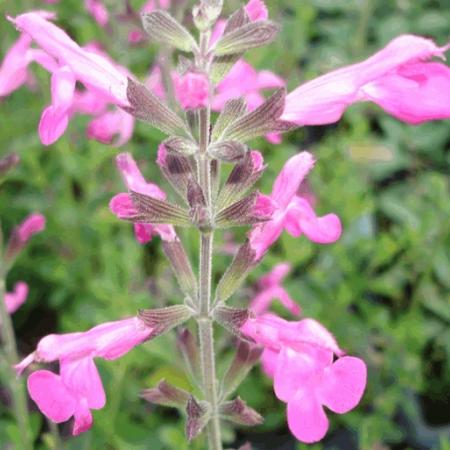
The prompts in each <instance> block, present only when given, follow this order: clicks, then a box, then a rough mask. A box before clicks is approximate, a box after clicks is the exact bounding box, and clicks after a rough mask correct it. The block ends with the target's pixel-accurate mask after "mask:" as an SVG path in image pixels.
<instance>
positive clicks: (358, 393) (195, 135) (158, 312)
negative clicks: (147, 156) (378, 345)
mask: <svg viewBox="0 0 450 450" xmlns="http://www.w3.org/2000/svg"><path fill="white" fill-rule="evenodd" d="M94 3H95V2H92V4H94ZM221 11H222V2H221V1H219V0H203V1H201V2H200V4H198V5H195V7H194V9H193V12H192V15H193V19H194V24H195V26H196V28H197V29H198V31H199V40H198V41H197V40H196V39H195V38H194V37H193V36H192V34H191V33H190V32H189V31H188V30H187V29H186V28H185V27H184V26H183V25H182V24H180V23H179V22H178V21H176V20H175V19H174V18H173V17H172V16H171V15H170V14H168V13H167V12H166V11H164V10H162V9H161V10H152V11H151V12H146V13H145V14H144V15H143V23H144V28H145V30H146V31H147V32H148V34H149V36H150V38H152V39H153V40H155V41H157V42H162V43H164V44H168V45H171V46H172V47H174V48H175V49H176V50H179V51H180V52H182V53H184V54H187V55H188V56H189V57H185V56H183V57H182V58H180V64H179V67H178V71H176V72H173V73H171V72H169V74H168V75H169V77H168V79H167V76H166V75H167V74H166V75H164V74H163V73H162V71H161V70H160V71H159V80H158V79H156V81H155V79H154V77H153V79H152V80H149V81H148V82H147V83H146V85H144V84H141V83H139V82H137V81H136V80H135V79H134V78H133V77H132V75H131V74H130V73H129V72H128V71H127V70H126V69H125V68H123V67H120V66H118V65H117V64H116V63H114V62H112V61H110V60H109V58H107V57H106V56H105V55H104V54H102V53H101V51H99V50H98V48H95V47H89V48H81V47H80V46H79V45H78V44H76V43H75V42H74V41H73V40H72V39H71V38H70V37H69V36H68V35H67V34H66V33H65V32H64V31H62V30H61V29H60V28H58V27H57V26H56V25H55V24H54V23H53V22H52V20H53V19H54V17H53V16H52V15H50V14H48V13H42V12H29V13H25V14H22V15H19V16H17V17H15V18H10V20H11V22H13V23H14V24H15V25H16V27H17V28H18V29H19V31H20V32H21V33H22V34H21V37H20V38H19V41H18V43H17V44H16V46H15V47H13V48H12V49H11V52H10V54H9V55H8V57H7V58H6V59H5V61H4V63H3V65H2V72H0V74H1V75H3V76H4V77H5V79H6V80H8V81H9V83H10V86H9V87H8V86H6V89H5V91H4V92H5V93H4V94H3V95H6V94H8V93H9V92H11V90H13V89H16V88H17V87H18V86H19V85H20V84H21V82H25V81H26V79H27V70H28V64H29V63H31V62H32V61H35V62H38V63H39V64H41V65H42V66H43V67H44V68H45V69H47V70H48V71H49V72H51V73H52V82H51V85H52V102H51V105H50V106H48V107H47V108H46V109H45V110H44V111H43V113H42V117H41V121H40V124H39V134H40V137H41V140H42V142H43V143H44V144H50V143H52V142H54V141H55V140H56V139H58V138H59V137H60V136H61V135H62V134H63V133H64V131H65V129H66V127H67V126H68V121H69V119H70V117H71V116H72V115H73V113H74V112H75V111H89V114H92V115H94V116H95V117H96V118H95V119H94V121H93V122H91V132H90V135H91V136H94V135H95V136H97V138H99V139H100V140H103V141H108V140H111V136H112V135H114V134H119V136H120V139H119V141H118V142H117V144H122V143H124V142H126V140H127V139H129V137H130V136H131V131H132V128H133V125H134V119H135V118H137V119H139V120H143V121H145V122H147V123H149V124H150V125H152V126H154V127H156V128H158V129H160V130H161V131H162V132H163V133H165V134H167V135H168V137H167V139H165V140H164V141H163V142H162V143H161V145H160V147H159V149H158V153H157V165H158V166H159V168H160V170H161V172H162V173H163V175H164V176H165V178H166V179H167V180H168V182H169V183H170V184H171V185H172V187H173V189H174V191H175V192H176V193H177V194H179V197H180V199H181V200H182V204H181V205H179V204H175V203H172V202H169V201H168V200H167V196H166V193H165V192H163V191H162V190H161V189H160V188H159V187H158V186H157V185H156V184H153V183H151V182H148V181H146V179H145V178H144V176H143V175H142V174H141V172H140V170H139V168H138V166H137V164H136V163H135V161H134V159H133V157H132V155H131V154H129V153H121V154H119V155H118V156H117V166H118V169H119V171H120V173H121V175H122V177H123V180H124V183H125V185H126V188H127V190H128V192H127V193H121V194H118V195H116V196H115V197H114V198H113V199H111V202H110V209H111V211H112V212H113V213H114V214H115V215H116V216H117V217H118V218H119V219H123V220H126V221H129V222H132V223H133V224H134V229H135V233H136V238H137V239H138V241H139V242H140V243H146V242H149V241H150V240H151V239H152V238H153V237H154V236H159V237H160V238H161V240H162V246H163V248H164V251H165V253H166V256H167V258H168V260H169V262H170V263H171V265H172V267H173V269H174V273H175V276H176V278H177V280H178V282H179V285H180V288H181V290H182V292H183V295H184V299H183V302H180V304H178V305H173V306H167V307H165V308H160V309H151V310H143V311H140V312H139V313H138V315H137V316H136V317H132V318H127V319H120V320H116V321H113V322H108V323H105V324H102V325H98V326H95V327H94V328H92V329H90V330H88V331H85V332H77V333H69V334H64V335H50V336H47V337H44V338H43V339H42V340H41V341H40V342H39V344H38V346H37V349H36V350H35V351H34V352H33V353H32V354H30V355H29V356H27V357H26V358H25V359H24V360H23V361H22V362H21V363H19V364H17V365H16V368H17V371H18V373H22V372H23V371H24V370H25V368H27V367H28V366H29V365H30V364H33V363H50V362H53V361H58V362H59V365H60V374H55V373H53V372H50V371H48V370H37V371H35V372H33V373H32V374H31V375H30V376H29V378H28V390H29V393H30V396H31V397H32V398H33V400H34V401H35V402H36V404H37V405H38V407H39V408H40V410H41V411H42V412H43V413H44V414H45V415H46V416H47V417H48V418H49V419H51V420H52V421H54V422H57V423H59V422H63V421H66V420H68V419H69V418H71V417H72V416H73V417H74V419H75V420H74V427H73V433H74V434H79V433H81V432H84V431H86V430H87V429H89V428H90V427H91V425H92V414H91V410H92V409H100V408H102V407H104V405H105V394H104V391H103V387H102V383H101V379H100V377H99V374H98V372H97V369H96V366H95V363H94V358H103V359H107V360H114V359H117V358H119V357H121V356H122V355H124V354H125V353H126V352H128V351H130V350H131V349H132V348H134V347H135V346H137V345H139V344H142V343H144V342H146V341H148V340H150V339H153V338H156V337H157V336H158V335H161V334H163V333H167V332H169V331H170V330H171V329H173V328H174V327H177V326H179V325H182V324H184V323H185V322H187V321H188V320H195V321H196V323H197V327H198V344H197V342H196V340H195V338H194V337H193V336H192V335H191V334H190V332H189V331H184V332H182V333H180V337H179V342H180V347H181V348H182V350H183V353H184V355H185V359H186V361H187V362H188V366H189V368H190V370H191V372H192V374H193V377H194V379H197V380H200V383H199V389H198V391H194V392H187V391H184V390H181V389H179V388H176V387H175V386H171V385H169V384H168V383H166V382H165V381H163V380H162V381H161V383H160V384H159V385H158V386H157V387H154V388H151V389H147V390H146V391H144V392H143V394H142V395H143V397H144V398H145V399H147V400H148V401H150V402H153V403H157V404H163V405H168V406H176V407H178V408H180V409H181V410H183V411H185V413H186V416H187V419H186V435H187V438H188V439H193V438H195V437H196V436H197V435H198V434H200V433H201V432H202V431H203V430H206V431H207V434H208V442H209V447H210V448H211V449H221V448H222V438H221V420H228V421H231V422H235V423H238V424H243V425H256V424H258V423H260V422H261V421H262V417H261V416H260V415H259V413H257V412H256V411H255V410H253V409H252V408H251V407H250V406H249V405H247V404H246V403H245V401H244V400H242V399H240V398H239V397H237V398H233V394H234V391H235V389H236V388H237V386H238V385H239V384H240V382H241V381H242V379H243V378H244V377H245V375H246V374H247V372H248V370H250V369H251V367H252V366H253V365H254V363H255V362H256V360H257V359H258V357H259V356H260V355H261V354H262V362H263V367H264V371H265V372H266V373H267V375H268V376H270V377H271V378H273V380H274V390H275V394H276V396H277V397H278V398H279V399H280V400H281V401H283V402H285V403H287V417H288V424H289V427H290V429H291V431H292V433H293V434H294V435H295V436H296V437H297V438H298V439H299V440H301V441H303V442H308V443H310V442H316V441H318V440H320V439H321V438H323V436H324V435H325V433H326V431H327V428H328V419H327V417H326V415H325V412H324V409H323V407H324V406H326V407H327V408H328V409H330V410H331V411H333V412H336V413H340V414H342V413H345V412H347V411H349V410H351V409H353V408H354V407H355V406H356V405H357V404H358V403H359V401H360V399H361V397H362V395H363V392H364V388H365V385H366V372H367V370H366V366H365V363H364V362H363V361H362V360H361V359H360V358H356V357H352V356H347V355H346V354H345V352H344V350H342V349H341V348H340V347H339V346H338V344H337V342H336V341H335V339H334V337H333V336H332V335H331V334H330V332H329V331H328V330H326V329H325V328H324V327H323V326H322V325H320V324H319V323H318V322H317V321H315V320H313V319H308V318H306V319H302V320H295V321H287V320H284V319H282V318H281V317H278V316H276V315H274V314H273V313H270V312H269V308H270V302H271V300H272V298H279V299H280V300H281V302H282V303H283V304H284V305H285V306H286V307H287V309H288V310H289V311H290V312H291V313H293V314H294V315H297V314H299V312H300V311H299V308H298V305H297V304H296V302H295V301H293V300H292V299H291V298H290V297H289V294H287V293H286V292H285V291H284V290H283V288H282V287H281V286H280V285H279V284H280V278H281V277H282V276H280V274H279V273H276V272H275V273H274V274H271V276H269V277H268V278H266V279H264V280H261V283H260V293H259V294H258V296H256V297H255V298H254V300H253V302H252V304H251V307H250V309H248V308H246V307H245V305H239V306H241V307H239V308H238V307H231V306H229V301H230V299H231V297H232V296H233V294H235V292H236V291H237V289H238V288H239V287H240V285H241V284H242V283H243V281H244V280H245V277H246V275H247V274H248V273H249V272H250V270H251V269H253V268H254V267H255V266H256V265H258V264H259V263H260V261H261V260H262V259H263V258H264V256H265V254H266V253H267V252H268V250H269V248H270V247H271V245H273V244H274V243H275V242H276V241H277V239H278V238H279V237H280V235H281V234H282V233H283V232H284V231H286V232H287V233H289V234H291V235H292V236H294V237H300V236H301V235H304V236H305V237H306V238H307V239H309V240H311V241H312V242H315V243H318V244H330V243H333V242H336V241H337V240H338V239H339V238H340V236H341V232H342V227H341V222H340V220H339V218H338V217H337V216H336V215H335V214H326V215H324V216H318V215H317V214H316V213H315V211H314V208H313V206H312V204H311V202H310V200H309V199H308V198H306V197H305V196H304V195H301V194H299V188H300V186H301V183H302V181H303V180H304V179H305V177H306V176H307V174H308V173H309V172H310V171H311V170H312V168H313V166H314V164H315V159H314V157H313V156H312V154H311V153H309V152H307V151H304V152H301V153H299V154H298V155H295V156H293V157H292V158H290V159H289V160H288V161H287V162H286V164H285V165H284V167H283V169H282V171H281V172H280V174H279V175H278V177H277V178H276V180H275V182H274V186H273V190H272V192H271V194H270V195H265V194H261V193H259V192H257V191H253V192H250V193H249V191H251V189H252V187H253V185H254V184H255V183H256V182H257V181H258V179H259V178H260V177H261V176H262V175H263V172H264V170H265V168H266V166H265V164H264V159H263V156H262V154H261V153H259V152H258V151H255V150H251V149H249V147H248V146H247V142H248V141H250V140H251V139H253V138H255V137H258V136H266V137H267V138H268V139H269V140H270V141H272V142H277V141H279V140H280V139H281V137H280V136H281V134H282V133H284V132H288V131H290V130H293V129H295V128H297V127H299V126H303V125H318V124H327V123H333V122H335V121H337V120H339V118H340V117H341V115H342V114H343V112H344V110H345V109H346V108H347V106H349V105H350V104H352V103H355V102H359V101H373V102H375V103H377V104H378V105H380V106H381V107H382V108H383V109H385V110H386V111H387V112H388V113H390V114H392V115H394V116H395V117H397V118H399V119H401V120H405V121H407V122H409V123H420V122H422V121H426V120H431V119H441V118H447V117H449V115H450V111H449V104H450V103H449V102H446V101H442V100H443V99H442V96H439V97H438V96H436V95H434V93H435V92H442V93H443V94H442V95H443V96H445V95H446V93H448V92H450V91H449V89H448V87H449V84H450V69H448V67H447V66H445V65H443V64H441V63H435V62H428V59H430V58H431V57H433V56H438V57H441V56H442V55H443V53H444V51H445V50H447V48H446V47H442V48H440V47H438V46H436V45H435V44H434V43H433V42H432V41H430V40H427V39H424V38H421V37H417V36H412V35H405V36H400V37H398V38H396V39H394V40H393V41H392V42H390V43H389V44H388V45H387V46H386V47H385V48H384V49H382V50H380V51H379V52H378V53H377V54H375V55H374V56H373V57H371V58H369V59H368V60H366V61H364V62H362V63H358V64H355V65H352V66H348V67H346V68H343V69H339V70H337V71H334V72H332V73H330V74H328V75H324V76H322V77H319V78H317V79H316V80H313V81H310V82H308V83H306V84H304V85H301V86H299V87H298V88H297V89H294V90H293V91H292V92H290V93H289V94H286V89H285V88H284V82H283V80H281V79H280V78H279V77H277V76H276V75H275V74H273V73H270V72H264V71H263V72H259V73H258V72H256V71H255V70H254V69H252V67H251V66H249V65H248V64H247V63H246V62H245V61H244V60H243V59H242V58H243V55H244V53H245V52H246V51H248V50H250V49H252V48H256V47H260V46H263V45H267V44H269V43H270V42H271V41H272V40H273V39H274V38H275V36H276V33H277V31H278V26H277V25H276V24H274V23H273V22H271V21H270V20H269V19H268V12H267V9H266V7H265V5H264V3H263V2H262V1H261V0H251V1H250V2H249V3H248V4H247V5H246V6H245V7H243V8H241V9H240V10H238V11H237V12H235V13H234V14H233V15H232V16H231V17H230V18H229V19H228V20H227V21H222V20H218V19H219V17H220V15H221ZM32 42H35V44H37V45H38V47H39V48H38V49H36V48H34V47H32ZM19 47H20V49H21V50H20V51H17V48H19ZM24 49H25V50H24ZM13 73H17V74H19V75H20V76H17V77H16V78H14V80H13V77H12V75H11V74H13ZM155 73H158V72H157V71H156V72H155ZM157 78H158V77H157ZM77 81H78V82H79V83H81V84H82V85H83V86H84V89H85V90H83V91H81V92H77V89H76V82H77ZM5 84H6V83H5ZM170 87H171V89H170ZM270 88H276V90H275V93H274V94H272V95H271V96H270V97H268V98H267V99H266V98H265V97H264V96H263V95H262V93H261V92H260V90H263V89H270ZM172 97H173V98H172ZM174 99H176V100H177V102H178V108H177V106H175V104H174V103H175V102H174V101H173V100H174ZM166 100H167V101H166ZM172 104H173V105H172ZM87 105H89V106H87ZM109 105H112V107H113V108H114V109H113V110H110V109H109ZM83 108H85V109H83ZM180 110H182V112H181V111H180ZM212 110H215V111H220V114H219V115H218V117H217V120H216V121H215V123H214V125H212V124H211V122H212V117H213V116H212ZM96 125H99V129H98V128H97V126H96ZM108 127H111V128H108ZM93 129H96V130H97V131H96V132H94V131H93ZM226 165H231V169H230V170H229V175H228V177H227V178H226V180H225V181H224V182H223V183H222V182H221V170H222V171H224V172H225V170H224V168H226ZM245 226H247V227H250V229H249V232H248V235H247V239H246V241H245V242H244V243H243V244H242V245H240V246H239V248H238V249H237V252H236V254H235V257H234V259H233V261H232V263H231V264H230V266H229V267H228V269H227V270H226V271H225V272H224V273H223V274H222V277H221V279H220V280H219V282H218V284H217V286H215V288H216V289H215V291H214V292H213V285H212V281H213V280H212V262H213V253H214V234H215V233H216V232H217V230H221V229H229V228H233V227H245ZM177 227H193V228H195V229H197V230H198V232H199V242H200V245H199V247H200V248H199V263H198V274H196V273H195V271H194V269H193V267H192V266H191V262H190V261H189V257H188V255H187V253H186V251H185V250H184V247H183V243H182V239H181V238H180V233H179V232H177ZM283 270H285V269H283ZM283 270H281V271H283ZM215 324H220V325H222V326H223V327H224V328H226V329H227V330H228V331H230V332H231V333H233V334H234V335H235V336H236V337H237V338H238V339H239V340H240V341H242V342H241V343H240V344H239V346H238V348H237V351H236V357H235V358H234V359H233V361H232V362H231V364H230V366H229V369H228V371H227V372H226V373H225V375H224V377H223V379H222V380H220V382H219V380H218V376H217V373H216V358H217V355H216V352H215V345H214V327H215Z"/></svg>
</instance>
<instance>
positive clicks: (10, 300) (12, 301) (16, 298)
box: [5, 281, 28, 314]
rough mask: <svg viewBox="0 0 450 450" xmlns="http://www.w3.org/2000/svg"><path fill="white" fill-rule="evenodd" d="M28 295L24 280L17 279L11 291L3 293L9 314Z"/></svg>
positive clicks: (20, 304) (23, 301)
mask: <svg viewBox="0 0 450 450" xmlns="http://www.w3.org/2000/svg"><path fill="white" fill-rule="evenodd" d="M27 297H28V285H27V283H25V282H24V281H19V282H18V283H16V284H15V285H14V290H13V291H12V292H6V293H5V304H6V309H7V311H8V312H9V314H12V313H14V312H16V311H17V310H18V309H19V308H20V307H21V306H22V305H23V304H24V303H25V300H26V299H27Z"/></svg>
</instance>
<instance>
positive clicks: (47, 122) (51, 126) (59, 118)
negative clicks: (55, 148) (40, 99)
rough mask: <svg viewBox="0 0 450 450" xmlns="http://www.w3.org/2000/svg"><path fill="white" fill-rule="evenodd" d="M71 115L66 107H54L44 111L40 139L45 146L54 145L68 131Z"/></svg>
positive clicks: (40, 125)
mask: <svg viewBox="0 0 450 450" xmlns="http://www.w3.org/2000/svg"><path fill="white" fill-rule="evenodd" d="M68 124H69V114H68V112H67V109H66V108H65V107H54V106H52V105H50V106H48V107H47V108H45V109H44V111H43V112H42V115H41V120H40V121H39V128H38V129H39V138H40V139H41V142H42V143H43V144H44V145H51V144H54V143H55V142H56V141H57V140H58V139H59V138H60V137H61V136H62V135H63V134H64V132H65V131H66V129H67V125H68Z"/></svg>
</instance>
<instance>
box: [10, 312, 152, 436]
mask: <svg viewBox="0 0 450 450" xmlns="http://www.w3.org/2000/svg"><path fill="white" fill-rule="evenodd" d="M152 331H153V330H152V329H151V328H149V327H147V326H146V325H145V324H144V322H142V320H140V319H139V318H138V317H132V318H129V319H123V320H118V321H115V322H108V323H104V324H102V325H98V326H96V327H94V328H91V329H90V330H88V331H85V332H79V333H68V334H51V335H49V336H46V337H44V338H43V339H41V340H40V341H39V343H38V346H37V348H36V351H35V352H34V353H32V354H30V355H28V356H27V357H26V358H25V359H24V360H23V361H22V362H20V363H19V364H17V365H16V367H15V368H16V370H17V373H18V374H19V375H20V374H21V373H22V372H23V370H24V369H25V368H26V367H27V366H28V365H29V364H31V363H32V362H38V363H50V362H53V361H59V363H60V375H57V374H55V373H53V372H50V371H48V370H38V371H36V372H34V373H32V374H31V375H30V376H29V378H28V391H29V393H30V396H31V398H32V399H33V400H34V401H35V402H36V404H37V405H38V407H39V409H40V410H41V411H42V413H43V414H44V415H46V416H47V417H48V418H49V419H50V420H52V421H54V422H56V423H60V422H65V421H66V420H69V419H70V417H72V416H74V418H75V422H74V427H73V434H74V435H77V434H79V433H82V432H84V431H87V430H88V429H89V428H90V427H91V425H92V415H91V412H90V410H91V409H100V408H103V406H104V405H105V402H106V399H105V393H104V390H103V385H102V382H101V379H100V376H99V374H98V371H97V368H96V366H95V363H94V358H95V357H99V358H103V359H107V360H114V359H117V358H120V357H121V356H123V355H124V354H126V353H127V352H129V351H130V350H132V349H133V348H134V347H135V346H137V345H139V344H141V343H142V342H144V341H145V340H147V339H149V338H150V336H151V333H152Z"/></svg>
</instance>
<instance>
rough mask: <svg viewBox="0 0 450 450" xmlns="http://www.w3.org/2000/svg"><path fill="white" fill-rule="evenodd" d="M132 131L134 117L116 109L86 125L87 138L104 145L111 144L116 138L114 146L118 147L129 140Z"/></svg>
mask: <svg viewBox="0 0 450 450" xmlns="http://www.w3.org/2000/svg"><path fill="white" fill-rule="evenodd" d="M133 130H134V117H133V116H131V115H130V114H128V113H126V112H125V111H124V110H122V109H120V108H117V109H116V110H115V111H106V112H104V113H103V114H100V115H98V116H97V117H95V118H94V119H93V120H92V121H91V122H90V123H89V125H88V129H87V136H88V138H90V139H95V140H97V141H99V142H102V143H104V144H112V143H113V142H114V138H115V136H118V139H117V140H116V141H115V142H114V145H115V146H117V147H120V146H121V145H123V144H125V143H127V142H128V141H129V140H130V139H131V137H132V135H133Z"/></svg>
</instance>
